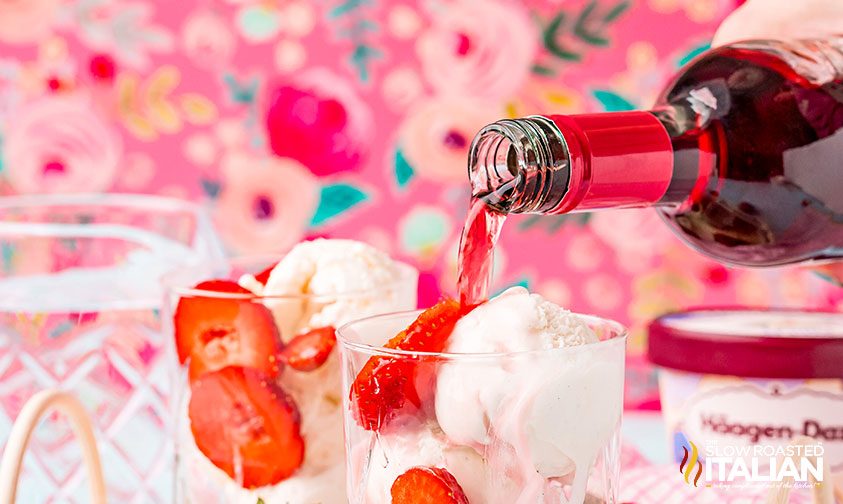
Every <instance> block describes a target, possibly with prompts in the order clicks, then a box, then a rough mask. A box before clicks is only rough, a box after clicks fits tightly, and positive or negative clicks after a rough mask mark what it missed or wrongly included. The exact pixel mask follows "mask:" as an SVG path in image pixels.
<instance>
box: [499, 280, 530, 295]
mask: <svg viewBox="0 0 843 504" xmlns="http://www.w3.org/2000/svg"><path fill="white" fill-rule="evenodd" d="M512 287H524V288H525V289H527V290H530V279H529V278H527V277H524V278H521V279H519V280H516V281H514V282H512V283H510V284H507V285H506V286H505V287H503V288H502V289H500V290H498V291H497V292H495V293H494V294H492V297H495V296H497V295H498V294H500V293H502V292H503V291H505V290H507V289H510V288H512Z"/></svg>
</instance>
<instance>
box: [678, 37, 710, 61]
mask: <svg viewBox="0 0 843 504" xmlns="http://www.w3.org/2000/svg"><path fill="white" fill-rule="evenodd" d="M709 49H711V43H710V42H706V43H704V44H701V45H698V46H696V47H694V48H693V49H691V50H690V51H688V53H687V54H685V56H682V57H681V58H679V61H678V62H677V63H676V64H677V65H678V66H680V67H681V66H685V65H687V64H688V63H689V62H690V61H691V60H692V59H694V58H696V57H697V56H699V55H700V54H702V53H704V52H705V51H708V50H709Z"/></svg>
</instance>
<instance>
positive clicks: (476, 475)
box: [351, 427, 519, 504]
mask: <svg viewBox="0 0 843 504" xmlns="http://www.w3.org/2000/svg"><path fill="white" fill-rule="evenodd" d="M419 466H422V467H439V468H443V469H446V470H447V471H448V472H449V473H451V474H452V475H453V476H454V478H455V479H456V480H457V482H458V483H459V484H460V487H462V489H463V491H464V492H465V494H466V497H468V500H469V502H482V503H486V504H496V503H499V502H500V503H504V502H505V503H507V504H512V503H513V502H515V500H513V499H511V497H512V496H513V495H518V492H519V489H518V487H517V485H515V484H514V482H512V481H510V480H509V479H508V478H506V477H502V478H500V481H498V482H497V485H491V484H489V481H488V479H489V476H490V475H489V474H488V473H487V471H486V465H485V464H484V462H483V459H482V458H481V456H480V455H479V454H478V453H477V452H476V451H475V450H474V449H472V448H470V447H467V446H459V445H454V444H452V443H451V442H450V441H449V440H448V439H447V438H446V437H445V436H443V435H442V434H441V433H439V434H436V433H434V432H432V431H431V430H429V429H427V428H424V427H421V428H408V429H403V430H401V431H400V432H397V433H391V434H381V435H375V434H371V433H368V434H367V437H366V438H365V441H364V442H361V443H359V444H357V445H356V446H355V447H353V449H352V451H351V471H352V474H354V475H359V479H358V480H357V481H354V482H353V483H352V484H353V485H356V486H357V488H352V495H362V496H365V499H364V500H363V503H365V504H383V503H387V502H392V497H391V495H390V490H391V488H392V484H393V483H394V482H395V480H396V479H397V478H398V477H399V476H400V475H402V474H403V473H404V472H406V471H407V470H409V469H411V468H413V467H419ZM503 485H506V487H507V490H506V493H507V494H508V496H509V497H506V496H504V495H502V494H501V493H498V494H493V493H492V492H491V489H492V488H494V487H499V486H503ZM501 498H503V500H501Z"/></svg>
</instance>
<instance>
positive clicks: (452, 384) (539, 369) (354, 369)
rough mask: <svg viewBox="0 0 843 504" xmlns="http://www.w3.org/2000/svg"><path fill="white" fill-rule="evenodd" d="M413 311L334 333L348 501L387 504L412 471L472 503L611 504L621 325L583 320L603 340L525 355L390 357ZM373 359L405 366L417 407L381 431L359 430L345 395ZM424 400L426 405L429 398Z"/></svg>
mask: <svg viewBox="0 0 843 504" xmlns="http://www.w3.org/2000/svg"><path fill="white" fill-rule="evenodd" d="M418 313H419V312H406V313H400V314H393V315H384V316H377V317H372V318H369V319H364V320H360V321H357V322H354V323H351V324H348V325H346V326H343V327H341V328H340V329H339V330H338V334H337V338H338V343H339V345H340V352H341V357H342V369H343V384H344V389H343V390H344V392H343V400H344V401H345V404H344V409H343V411H344V415H345V432H346V458H347V464H348V482H347V485H348V494H349V503H351V504H384V503H387V502H391V501H392V497H391V487H392V485H393V483H394V482H395V481H396V479H397V478H398V477H399V476H401V475H402V474H404V473H405V472H406V471H408V470H409V469H412V468H416V467H426V468H440V469H445V470H446V471H448V472H449V473H450V474H451V475H452V476H453V477H454V478H455V479H456V481H457V483H458V484H459V485H460V487H461V488H462V490H463V491H464V493H465V495H466V497H467V498H468V502H469V503H470V504H550V503H553V504H563V503H575V504H582V503H598V502H600V503H616V502H618V478H619V470H620V458H619V457H620V425H621V414H622V409H623V377H624V356H625V349H626V345H625V343H626V331H625V329H624V328H623V326H621V325H620V324H618V323H616V322H612V321H609V320H604V319H600V318H596V317H590V316H582V319H583V320H584V321H585V323H586V324H587V325H588V326H589V327H590V328H591V329H592V330H593V331H594V332H595V333H596V334H597V335H598V337H599V340H600V341H599V342H597V343H591V344H586V345H581V346H574V347H564V348H555V349H543V350H535V351H526V352H513V353H496V354H445V353H425V352H407V351H402V350H395V349H389V348H385V347H384V344H386V343H387V341H389V339H390V338H392V337H394V336H395V335H396V334H398V333H399V332H400V331H402V330H403V329H404V328H406V327H407V326H408V325H409V324H410V322H412V321H413V320H414V319H415V318H416V316H417V315H418ZM370 359H380V361H379V362H378V367H383V366H387V365H392V364H395V363H398V365H400V364H401V363H411V365H412V366H414V369H415V371H414V373H413V375H414V376H415V383H414V385H415V390H417V391H419V393H418V395H419V397H420V398H421V401H420V406H418V407H414V406H413V405H412V404H409V403H407V404H405V406H404V407H403V409H402V410H401V411H400V412H399V413H398V414H397V416H395V417H394V418H393V419H392V420H390V421H389V423H388V424H387V425H386V426H383V427H379V429H378V431H376V432H375V431H370V430H367V429H364V428H363V427H361V426H360V425H359V424H358V422H357V420H356V416H355V413H354V412H355V404H354V400H353V397H352V392H351V390H352V383H354V381H355V378H356V377H357V376H358V375H359V374H360V372H361V370H363V368H364V366H365V365H366V364H367V363H368V362H370ZM431 390H432V391H433V396H434V397H433V398H431V397H430V395H428V394H427V393H425V392H424V391H431ZM425 397H427V400H425ZM385 407H388V406H385ZM467 430H470V431H471V432H474V433H475V434H474V436H473V437H472V440H471V441H469V442H466V441H465V440H458V439H455V437H454V436H453V435H452V434H453V433H454V432H462V433H465V432H466V431H467ZM478 433H479V436H478V435H477V434H478ZM478 438H479V439H480V442H478V441H477V440H478Z"/></svg>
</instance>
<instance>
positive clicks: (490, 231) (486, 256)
mask: <svg viewBox="0 0 843 504" xmlns="http://www.w3.org/2000/svg"><path fill="white" fill-rule="evenodd" d="M504 220H506V215H505V214H503V213H500V212H497V211H495V210H493V209H492V208H491V207H489V206H488V205H487V204H486V203H485V201H483V200H482V199H480V198H471V206H470V208H469V210H468V217H466V220H465V225H464V227H463V230H462V236H461V237H460V249H459V261H458V273H459V276H458V278H459V279H458V281H457V288H458V290H459V296H460V303H462V305H463V306H475V305H478V304H480V303H482V302H484V301H486V300H487V299H488V298H489V285H490V283H491V281H492V270H493V267H494V254H495V244H497V242H498V237H499V236H500V232H501V226H502V225H503V222H504Z"/></svg>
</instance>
